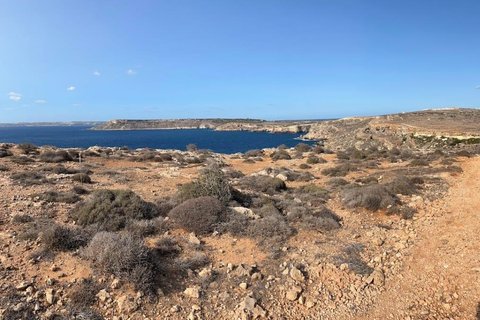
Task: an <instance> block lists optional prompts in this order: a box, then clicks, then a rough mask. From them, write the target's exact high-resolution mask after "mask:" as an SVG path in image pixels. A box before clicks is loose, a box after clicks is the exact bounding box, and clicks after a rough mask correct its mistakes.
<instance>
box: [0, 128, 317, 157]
mask: <svg viewBox="0 0 480 320" xmlns="http://www.w3.org/2000/svg"><path fill="white" fill-rule="evenodd" d="M90 128H91V127H90V126H38V127H33V126H19V127H0V142H11V143H23V142H31V143H33V144H36V145H38V146H43V145H49V146H56V147H59V148H88V147H91V146H102V147H123V146H127V147H129V148H131V149H137V148H146V147H148V148H153V149H178V150H185V148H186V146H187V144H190V143H193V144H195V145H196V146H197V147H198V148H200V149H210V150H212V151H214V152H219V153H226V154H232V153H236V152H245V151H248V150H252V149H263V148H273V147H278V146H279V145H281V144H285V145H287V146H288V147H293V146H295V145H296V144H298V143H299V142H300V141H298V137H299V136H300V134H292V133H275V134H272V133H268V132H249V131H214V130H210V129H175V130H126V131H97V130H89V129H90ZM305 143H308V144H310V145H312V144H313V142H305Z"/></svg>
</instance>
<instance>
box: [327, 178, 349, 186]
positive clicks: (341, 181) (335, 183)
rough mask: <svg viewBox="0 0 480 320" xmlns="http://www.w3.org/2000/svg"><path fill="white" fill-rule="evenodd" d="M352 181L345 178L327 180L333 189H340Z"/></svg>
mask: <svg viewBox="0 0 480 320" xmlns="http://www.w3.org/2000/svg"><path fill="white" fill-rule="evenodd" d="M349 184H350V182H348V181H347V180H345V179H343V178H332V179H330V180H327V182H326V185H327V186H329V187H330V188H332V189H338V188H340V187H343V186H346V185H349Z"/></svg>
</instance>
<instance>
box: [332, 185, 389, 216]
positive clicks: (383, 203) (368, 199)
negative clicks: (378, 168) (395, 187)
mask: <svg viewBox="0 0 480 320" xmlns="http://www.w3.org/2000/svg"><path fill="white" fill-rule="evenodd" d="M341 201H342V203H343V204H345V205H346V206H347V207H350V208H357V207H363V208H365V209H367V210H370V211H377V210H379V209H387V208H389V207H391V206H394V205H396V204H397V203H398V199H397V198H396V197H395V195H394V194H393V193H392V192H391V191H390V190H389V189H387V188H386V187H384V186H381V185H376V184H373V185H367V186H359V187H353V188H349V189H345V190H343V191H342V192H341Z"/></svg>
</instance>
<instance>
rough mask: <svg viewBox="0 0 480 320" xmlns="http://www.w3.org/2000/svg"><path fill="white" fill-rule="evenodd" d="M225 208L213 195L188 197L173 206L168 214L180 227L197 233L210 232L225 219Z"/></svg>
mask: <svg viewBox="0 0 480 320" xmlns="http://www.w3.org/2000/svg"><path fill="white" fill-rule="evenodd" d="M225 213H226V208H225V206H224V205H223V203H222V202H221V201H220V200H218V199H216V198H214V197H200V198H194V199H189V200H187V201H185V202H183V203H182V204H180V205H178V206H176V207H175V208H173V209H172V210H171V211H170V212H169V214H168V216H169V217H170V218H172V219H173V220H174V221H175V223H176V224H177V225H178V226H180V227H181V228H183V229H185V230H187V231H190V232H195V233H198V234H208V233H210V232H212V231H213V230H214V228H215V226H216V225H217V223H219V222H220V221H221V220H223V219H225Z"/></svg>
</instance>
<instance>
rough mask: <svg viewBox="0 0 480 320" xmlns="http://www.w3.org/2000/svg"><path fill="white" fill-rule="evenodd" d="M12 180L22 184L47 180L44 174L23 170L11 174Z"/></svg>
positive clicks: (26, 184)
mask: <svg viewBox="0 0 480 320" xmlns="http://www.w3.org/2000/svg"><path fill="white" fill-rule="evenodd" d="M11 178H12V180H14V181H15V182H17V183H20V184H21V185H24V186H31V185H38V184H44V183H46V182H47V179H45V176H43V175H41V174H39V173H37V172H32V171H23V172H17V173H14V174H12V176H11Z"/></svg>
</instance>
